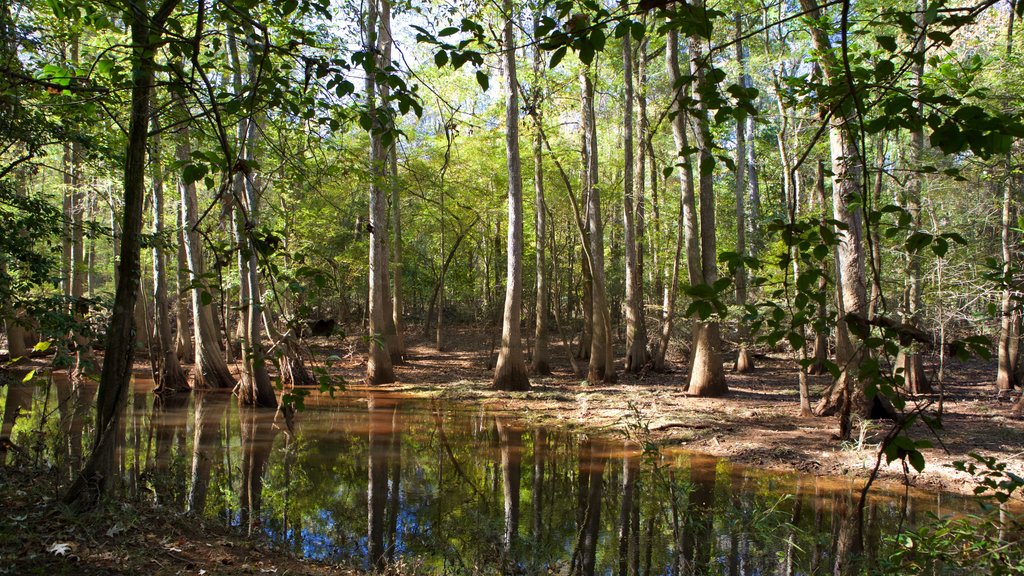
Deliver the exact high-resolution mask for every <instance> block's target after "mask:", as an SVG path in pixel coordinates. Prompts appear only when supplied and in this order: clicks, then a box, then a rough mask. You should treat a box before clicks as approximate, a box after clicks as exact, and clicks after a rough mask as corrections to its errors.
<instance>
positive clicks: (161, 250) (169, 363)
mask: <svg viewBox="0 0 1024 576" xmlns="http://www.w3.org/2000/svg"><path fill="white" fill-rule="evenodd" d="M151 97H152V96H151ZM150 129H151V131H152V133H153V136H152V137H151V138H150V149H149V159H150V165H151V167H152V171H153V186H152V192H153V235H154V236H155V237H156V242H155V243H154V244H153V308H154V320H155V322H156V329H155V330H154V333H155V334H156V351H157V354H156V360H157V372H156V374H154V375H153V379H154V380H155V381H156V383H157V386H158V387H157V390H159V391H160V392H172V393H173V392H177V391H179V390H184V389H185V388H188V381H187V380H186V379H185V372H184V371H183V370H182V369H181V364H180V363H179V362H178V355H177V354H176V353H175V350H174V343H173V342H172V340H171V320H170V310H169V307H168V303H167V266H166V251H165V246H167V242H166V240H167V237H166V234H165V233H164V171H163V162H162V158H161V154H162V151H161V147H160V117H159V115H158V114H157V112H156V111H155V110H154V111H153V113H152V114H151V116H150Z"/></svg>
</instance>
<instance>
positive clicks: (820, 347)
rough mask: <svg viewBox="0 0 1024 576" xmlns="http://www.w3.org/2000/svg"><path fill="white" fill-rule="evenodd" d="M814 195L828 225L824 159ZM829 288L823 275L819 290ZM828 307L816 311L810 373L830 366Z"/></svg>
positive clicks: (818, 171) (817, 373)
mask: <svg viewBox="0 0 1024 576" xmlns="http://www.w3.org/2000/svg"><path fill="white" fill-rule="evenodd" d="M814 195H815V198H817V199H818V200H819V201H820V202H821V218H822V222H821V224H822V226H825V225H827V222H826V220H827V216H826V215H827V214H828V201H827V200H826V196H825V163H824V162H823V161H822V160H818V169H817V172H816V175H815V180H814ZM827 289H828V280H827V279H826V278H825V276H824V275H822V276H821V277H820V278H819V279H818V291H819V292H821V293H822V294H825V292H826V290H827ZM827 317H828V316H827V308H826V306H825V302H824V301H823V302H819V303H818V307H817V311H816V312H815V323H816V328H815V330H814V352H813V354H812V358H813V359H814V363H812V364H811V366H810V368H808V370H807V373H808V374H815V375H821V374H827V373H828V368H827V366H826V365H825V363H826V362H827V361H828V326H827V324H826V320H827Z"/></svg>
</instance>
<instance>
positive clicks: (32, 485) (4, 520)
mask: <svg viewBox="0 0 1024 576" xmlns="http://www.w3.org/2000/svg"><path fill="white" fill-rule="evenodd" d="M16 460H17V459H16ZM52 475H53V472H52V471H48V470H44V469H42V468H35V467H32V466H31V465H29V464H26V463H21V464H18V463H15V464H14V465H11V466H0V509H2V510H3V514H0V574H17V575H33V574H37V575H43V576H62V575H76V576H78V575H83V576H90V575H99V574H103V575H108V574H126V575H127V574H131V575H135V574H153V575H159V576H163V575H167V576H170V575H179V574H190V575H201V576H216V575H219V574H225V575H226V574H233V575H234V574H273V575H278V576H283V575H286V574H293V575H300V576H324V575H327V574H331V575H338V576H342V575H352V574H359V572H357V571H351V570H346V569H341V568H337V567H329V566H326V565H324V564H321V563H318V562H312V561H305V560H302V559H301V558H298V557H296V556H294V555H293V554H291V553H289V552H286V551H283V550H278V549H275V548H272V547H270V546H269V545H268V544H267V543H266V542H264V541H263V540H261V539H258V538H247V537H246V536H245V535H244V534H241V533H240V532H238V531H232V530H229V529H227V528H224V527H222V526H215V525H213V523H211V522H209V521H204V520H200V519H197V518H194V517H190V516H186V515H184V514H182V513H181V512H177V511H172V510H169V509H165V508H161V507H159V506H156V505H154V504H150V503H148V502H135V501H130V502H125V503H119V504H109V505H107V506H101V507H100V508H99V509H98V510H95V511H92V512H88V513H85V514H81V515H75V514H72V513H70V512H68V511H67V509H66V508H65V507H64V506H62V505H61V504H60V503H59V502H58V501H57V499H56V494H55V481H54V478H53V477H52Z"/></svg>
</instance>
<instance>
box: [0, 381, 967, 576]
mask: <svg viewBox="0 0 1024 576" xmlns="http://www.w3.org/2000/svg"><path fill="white" fill-rule="evenodd" d="M53 384H54V385H55V386H56V388H57V394H52V396H51V402H52V403H56V402H57V401H58V400H59V401H60V402H61V403H62V405H63V403H65V402H70V401H71V400H72V398H73V397H86V396H88V394H86V393H84V392H82V393H79V394H74V393H73V391H72V390H70V389H69V388H68V386H67V383H66V382H65V381H63V380H61V379H59V378H57V379H55V381H54V383H53ZM33 390H34V388H33V387H30V386H11V387H10V388H9V389H8V391H7V402H6V403H5V410H4V420H3V433H4V434H10V433H11V431H12V430H14V428H15V423H16V421H17V415H18V409H19V408H21V407H28V406H31V405H33V396H32V394H33ZM143 391H144V389H143ZM148 402H150V400H147V399H146V398H145V397H144V396H143V395H141V394H137V395H136V396H135V397H134V403H135V407H134V408H133V411H134V412H133V414H135V415H138V414H143V413H144V411H146V410H148V408H147V407H148V406H149V404H148ZM151 402H152V404H151V405H152V412H151V413H150V414H151V417H150V418H148V419H147V418H132V422H131V425H132V427H133V430H132V432H133V434H134V436H130V437H131V438H134V439H135V440H134V441H130V442H128V443H126V445H125V446H123V447H122V462H125V463H127V464H126V465H124V466H123V470H124V473H125V474H126V476H131V475H133V474H138V472H137V471H138V469H140V467H141V469H142V470H144V471H145V472H144V473H143V474H142V475H141V476H138V478H134V477H133V478H132V479H133V480H138V479H144V480H145V484H146V486H147V487H148V490H149V491H150V492H152V493H153V494H155V498H156V499H157V500H159V501H160V502H161V503H162V504H163V505H165V506H168V507H176V508H178V509H180V510H183V511H185V510H187V511H190V512H191V513H193V514H203V515H208V516H211V517H212V516H219V517H221V518H225V519H226V520H227V521H228V522H229V523H230V524H232V525H234V526H235V527H237V528H238V529H240V530H242V531H243V532H247V533H250V534H254V535H261V536H262V537H265V538H268V539H271V540H273V541H275V542H278V543H280V544H282V545H285V546H289V547H290V548H291V549H293V550H294V551H295V552H297V553H300V554H303V555H306V556H309V557H312V558H318V559H324V560H328V561H331V562H336V563H344V564H349V565H353V566H356V567H363V568H369V569H372V570H384V569H387V568H388V567H389V566H390V565H393V564H397V563H401V564H404V565H406V566H409V565H412V566H414V567H415V569H416V570H417V571H418V572H422V573H436V574H478V573H479V574H499V573H518V574H537V573H555V574H566V573H572V574H580V575H586V576H590V575H593V574H604V575H619V576H647V575H653V574H729V576H741V575H747V574H768V573H771V574H785V575H790V574H823V573H843V572H848V571H849V570H850V569H852V568H854V567H855V565H854V564H852V563H850V561H849V560H850V559H849V557H848V554H846V553H845V552H844V550H847V549H848V544H847V543H846V542H847V540H848V539H849V535H850V533H851V532H850V531H851V529H853V526H852V523H851V519H853V518H854V517H855V514H854V512H855V502H856V501H855V495H856V493H857V492H858V488H857V487H856V486H853V485H851V484H849V483H847V482H845V481H843V480H838V479H828V478H814V477H809V476H804V477H800V476H796V475H785V474H780V473H778V472H765V471H760V470H756V469H745V468H741V467H738V466H734V465H731V464H730V463H728V462H726V461H723V460H720V459H716V458H711V457H707V456H701V455H697V454H691V453H685V452H681V451H672V452H661V453H641V451H640V450H639V447H638V446H635V445H632V444H630V443H628V442H625V443H624V442H623V441H622V440H610V439H603V438H598V437H591V436H585V435H581V434H575V433H571V432H567V431H565V430H559V429H541V428H537V427H532V428H531V427H524V426H523V424H522V422H521V421H519V420H517V419H516V418H515V416H514V415H513V414H493V413H488V412H486V411H484V410H471V409H469V408H468V407H465V406H456V405H445V404H443V403H439V402H436V401H435V402H434V403H427V402H425V401H422V400H417V399H413V398H400V397H397V396H395V395H390V396H388V395H382V394H372V395H367V396H360V395H359V394H353V393H350V394H349V395H347V396H345V397H341V398H334V399H331V398H328V397H318V396H311V397H309V398H307V399H306V405H307V409H306V411H304V412H301V413H299V414H297V415H296V416H295V422H294V426H293V427H292V428H291V432H290V433H284V434H282V431H283V430H285V429H286V427H285V425H284V421H283V418H281V417H280V415H279V414H277V413H275V411H273V410H256V409H251V408H241V409H233V408H232V407H231V405H232V404H233V398H232V397H230V396H229V395H226V394H221V393H216V392H212V391H210V392H205V393H197V394H194V395H188V394H179V395H174V396H165V397H162V398H157V399H153V400H151ZM35 403H36V404H39V403H40V402H35ZM76 406H77V404H76ZM56 408H57V406H54V407H53V408H51V409H56ZM75 414H76V412H75V409H74V408H73V407H72V405H71V404H70V403H69V404H67V405H64V406H62V408H61V416H62V418H61V426H60V428H61V431H62V433H64V434H65V435H66V436H67V437H66V438H64V439H61V441H59V442H54V443H51V444H50V445H51V446H53V447H54V448H53V449H54V450H55V451H56V452H55V456H57V457H58V458H57V461H58V462H67V461H69V460H75V459H77V458H80V456H79V455H80V452H79V449H80V447H81V442H82V440H81V436H82V434H81V431H82V426H83V424H82V423H81V422H80V421H75V420H74V415H75ZM76 437H77V438H78V440H77V442H76V441H75V440H74V439H75V438H76ZM524 465H525V466H527V467H528V468H527V470H523V467H524ZM66 472H67V470H65V473H66ZM524 474H525V475H526V476H527V477H526V478H523V476H524ZM140 485H141V483H140ZM141 493H143V494H145V493H147V492H146V491H142V492H141ZM236 503H237V504H236ZM236 505H237V507H238V509H237V511H236V512H234V513H233V512H232V511H231V510H232V508H234V507H235V506H236ZM921 510H924V511H938V512H940V513H950V512H956V511H960V512H964V511H972V512H973V511H974V510H975V504H974V502H973V501H971V500H969V499H960V498H956V497H951V496H949V495H942V494H925V493H921V492H911V493H909V495H904V493H903V491H902V490H899V491H897V492H896V493H894V494H885V493H884V492H882V491H877V492H875V495H874V497H873V499H872V500H871V501H870V502H869V504H868V506H867V507H866V509H865V518H866V520H867V523H866V526H865V532H864V536H865V538H864V540H865V545H864V554H863V556H862V562H866V563H867V566H866V567H867V568H868V569H870V568H871V566H874V565H875V563H876V562H878V559H879V558H882V557H884V555H885V554H886V551H885V550H884V549H882V548H881V547H880V545H879V542H880V541H881V539H882V537H883V535H884V534H892V533H894V532H895V531H896V530H899V529H900V528H909V527H911V526H913V525H914V524H915V522H916V521H917V518H916V516H920V517H921V518H923V517H924V514H920V513H918V511H921Z"/></svg>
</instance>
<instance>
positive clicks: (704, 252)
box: [686, 37, 729, 397]
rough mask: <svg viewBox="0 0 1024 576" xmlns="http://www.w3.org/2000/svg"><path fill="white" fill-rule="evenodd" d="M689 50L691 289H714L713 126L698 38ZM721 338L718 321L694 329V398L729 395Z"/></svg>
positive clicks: (715, 275)
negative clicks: (693, 165)
mask: <svg viewBox="0 0 1024 576" xmlns="http://www.w3.org/2000/svg"><path fill="white" fill-rule="evenodd" d="M689 48H690V54H689V57H690V74H691V75H692V76H693V77H694V80H695V82H696V86H697V90H696V92H695V94H694V99H695V100H696V101H697V110H696V112H697V114H696V115H695V118H694V126H695V133H696V136H697V142H696V145H697V150H698V151H699V156H698V159H697V170H698V174H699V176H698V188H699V190H700V193H699V194H700V248H699V249H691V247H690V246H687V249H686V252H687V254H690V253H691V252H699V254H700V266H701V270H700V272H701V273H700V274H699V275H696V274H691V280H692V278H698V279H699V280H698V282H696V283H694V282H692V281H691V285H694V286H695V285H697V284H704V285H705V286H712V285H714V283H715V282H716V281H717V280H718V262H717V260H718V249H717V246H716V240H715V189H714V165H715V160H714V157H713V155H712V146H713V145H714V143H713V142H712V140H711V126H710V122H709V120H708V111H707V104H706V103H705V102H704V97H703V96H702V94H705V93H706V90H707V86H706V85H705V78H704V69H705V67H706V64H705V63H704V62H703V56H702V53H701V50H702V48H701V43H700V40H698V39H697V38H694V37H691V38H690V40H689ZM720 347H721V337H720V335H719V328H718V321H717V320H706V321H704V320H702V321H699V322H698V323H697V324H696V325H695V327H694V345H693V354H692V359H691V362H690V382H689V386H688V388H687V392H688V393H689V394H692V395H694V396H705V397H713V396H722V395H723V394H725V393H727V392H728V391H729V387H728V385H727V384H726V382H725V372H724V371H723V369H722V357H721V351H720Z"/></svg>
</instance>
